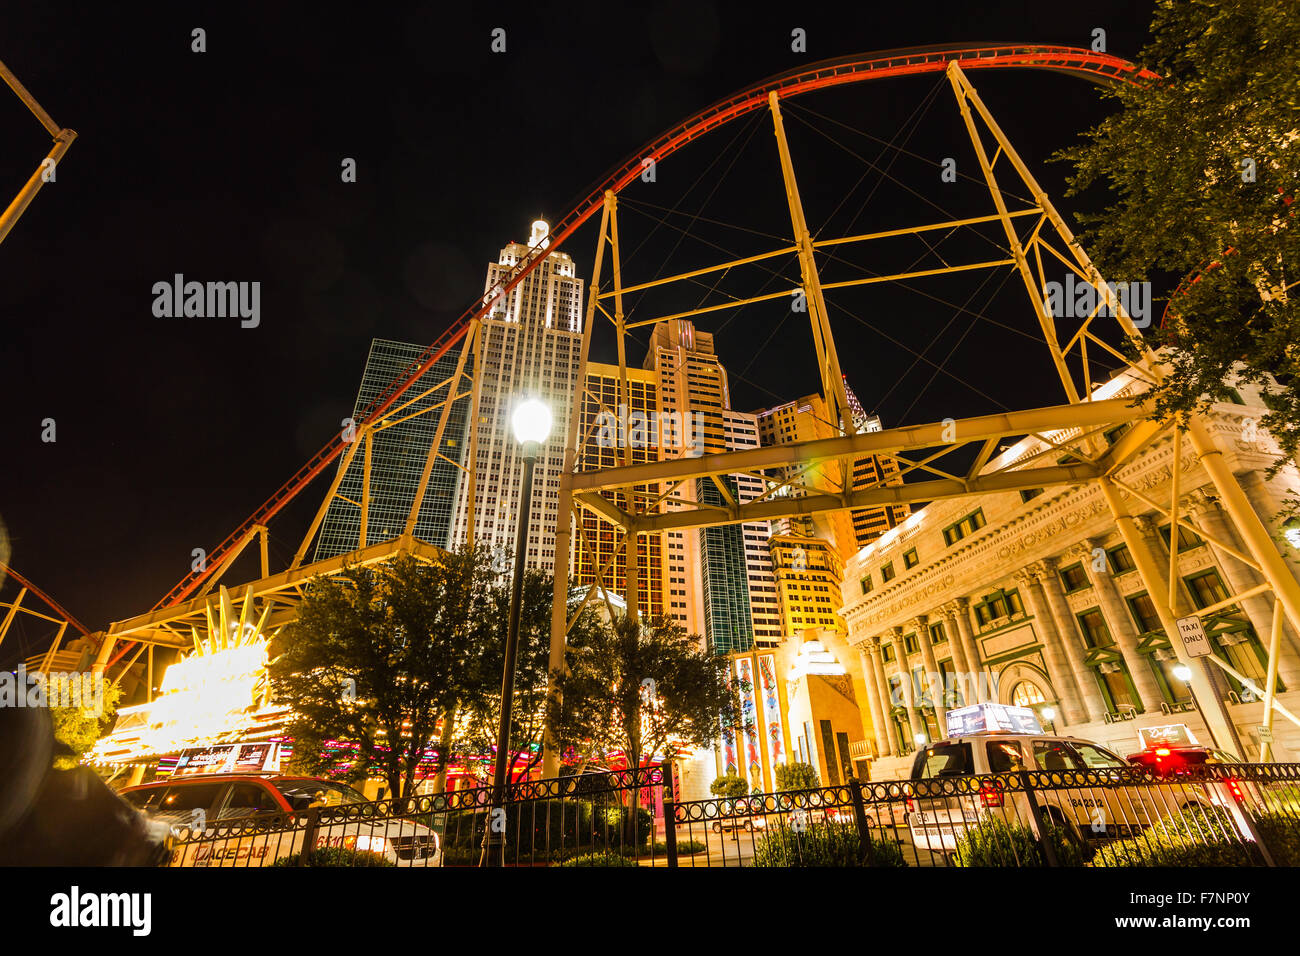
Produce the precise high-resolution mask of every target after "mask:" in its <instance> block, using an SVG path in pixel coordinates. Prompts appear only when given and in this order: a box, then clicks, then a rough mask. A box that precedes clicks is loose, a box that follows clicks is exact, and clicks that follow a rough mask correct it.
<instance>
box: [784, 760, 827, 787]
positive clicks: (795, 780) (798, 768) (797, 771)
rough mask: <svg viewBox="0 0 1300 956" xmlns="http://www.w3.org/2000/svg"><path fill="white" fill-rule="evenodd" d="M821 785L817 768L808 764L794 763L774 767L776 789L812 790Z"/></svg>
mask: <svg viewBox="0 0 1300 956" xmlns="http://www.w3.org/2000/svg"><path fill="white" fill-rule="evenodd" d="M821 785H822V782H821V779H820V778H819V777H818V776H817V768H816V767H814V766H813V765H812V764H810V763H802V762H800V761H797V760H796V761H794V762H793V763H779V764H777V765H776V789H778V790H813V789H815V788H817V787H820V786H821Z"/></svg>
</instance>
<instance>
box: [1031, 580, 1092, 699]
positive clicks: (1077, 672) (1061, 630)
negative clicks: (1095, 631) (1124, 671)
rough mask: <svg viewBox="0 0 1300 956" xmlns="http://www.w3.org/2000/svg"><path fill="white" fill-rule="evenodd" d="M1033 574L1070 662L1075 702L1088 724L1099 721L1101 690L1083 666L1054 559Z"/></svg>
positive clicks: (1078, 639) (1076, 632) (1075, 628)
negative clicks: (1077, 694) (1085, 714)
mask: <svg viewBox="0 0 1300 956" xmlns="http://www.w3.org/2000/svg"><path fill="white" fill-rule="evenodd" d="M1033 567H1034V572H1035V574H1037V575H1038V577H1039V580H1041V581H1042V584H1043V594H1044V595H1045V596H1046V597H1047V606H1048V608H1049V609H1050V610H1051V612H1052V619H1053V620H1054V621H1056V631H1057V633H1058V634H1059V635H1060V638H1061V647H1062V648H1063V649H1064V650H1065V659H1066V660H1067V661H1069V662H1070V670H1071V671H1072V672H1073V673H1074V677H1075V681H1076V683H1077V684H1078V687H1079V700H1080V702H1081V703H1082V704H1083V708H1084V710H1085V711H1086V712H1087V714H1088V720H1089V721H1094V720H1101V719H1102V717H1104V716H1105V715H1106V705H1105V703H1104V702H1103V701H1102V697H1101V688H1100V687H1098V686H1097V681H1096V679H1095V678H1094V677H1093V675H1092V674H1091V673H1090V670H1091V668H1089V667H1088V665H1087V664H1085V663H1084V662H1083V640H1082V638H1081V637H1080V636H1079V625H1078V623H1077V622H1076V621H1075V620H1074V614H1073V612H1071V611H1070V605H1069V603H1068V602H1067V601H1066V600H1065V590H1064V589H1063V588H1062V587H1061V576H1060V575H1059V574H1058V573H1057V571H1056V559H1055V558H1047V559H1045V560H1043V561H1039V562H1037V563H1036V564H1035V565H1034V566H1033Z"/></svg>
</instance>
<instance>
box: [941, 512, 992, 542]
mask: <svg viewBox="0 0 1300 956" xmlns="http://www.w3.org/2000/svg"><path fill="white" fill-rule="evenodd" d="M987 523H988V522H986V521H985V520H984V509H983V508H976V509H975V510H974V511H972V512H971V513H970V514H968V515H966V517H964V518H962V519H961V520H960V521H958V522H956V523H954V524H951V525H949V526H948V527H946V528H944V529H943V540H944V543H946V544H956V543H957V542H958V541H960V540H961V539H962V538H964V537H966V536H967V535H969V534H974V533H975V532H976V531H978V530H979V529H980V528H982V527H984V525H985V524H987Z"/></svg>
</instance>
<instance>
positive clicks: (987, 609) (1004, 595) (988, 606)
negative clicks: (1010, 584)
mask: <svg viewBox="0 0 1300 956" xmlns="http://www.w3.org/2000/svg"><path fill="white" fill-rule="evenodd" d="M972 610H973V611H974V612H975V620H976V621H978V622H979V624H980V626H981V627H983V626H984V625H986V624H989V623H991V622H992V621H995V620H997V619H998V618H1004V617H1018V616H1021V615H1023V614H1024V613H1025V607H1024V605H1023V604H1022V603H1021V601H1020V592H1019V591H994V592H993V593H992V594H986V595H984V599H983V600H982V601H980V602H979V603H978V604H976V605H975V607H974V608H973V609H972Z"/></svg>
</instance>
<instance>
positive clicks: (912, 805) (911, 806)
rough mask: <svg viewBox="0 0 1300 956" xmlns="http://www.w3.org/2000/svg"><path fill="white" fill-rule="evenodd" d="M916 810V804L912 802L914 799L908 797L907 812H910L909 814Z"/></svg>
mask: <svg viewBox="0 0 1300 956" xmlns="http://www.w3.org/2000/svg"><path fill="white" fill-rule="evenodd" d="M915 809H916V804H915V803H913V802H912V798H911V797H908V798H907V812H908V813H911V812H912V811H913V810H915Z"/></svg>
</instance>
